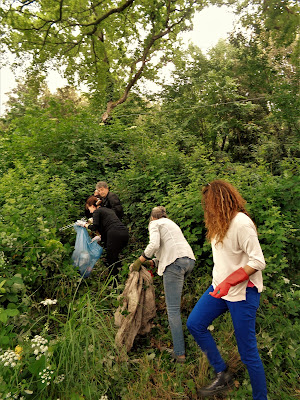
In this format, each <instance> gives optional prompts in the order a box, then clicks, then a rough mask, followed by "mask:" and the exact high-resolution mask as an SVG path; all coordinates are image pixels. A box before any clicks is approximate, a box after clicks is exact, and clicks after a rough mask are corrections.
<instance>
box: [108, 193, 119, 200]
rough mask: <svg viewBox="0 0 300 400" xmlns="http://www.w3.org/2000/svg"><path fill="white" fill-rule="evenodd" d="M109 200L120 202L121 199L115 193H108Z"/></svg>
mask: <svg viewBox="0 0 300 400" xmlns="http://www.w3.org/2000/svg"><path fill="white" fill-rule="evenodd" d="M107 198H108V199H109V200H119V197H118V196H117V195H116V194H115V193H112V192H108V193H107Z"/></svg>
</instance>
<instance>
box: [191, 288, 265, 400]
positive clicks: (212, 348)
mask: <svg viewBox="0 0 300 400" xmlns="http://www.w3.org/2000/svg"><path fill="white" fill-rule="evenodd" d="M212 291H213V287H212V286H210V287H209V288H208V289H207V291H206V292H205V293H204V294H203V296H202V297H201V298H200V300H199V301H198V303H197V304H196V306H195V307H194V309H193V310H192V312H191V314H190V316H189V318H188V320H187V327H188V330H189V331H190V333H191V334H192V335H193V336H194V338H195V340H196V342H197V343H198V345H199V346H200V348H201V350H202V351H203V352H204V353H205V354H206V355H207V358H208V360H209V362H210V364H211V365H212V366H213V368H214V369H215V371H216V372H221V371H224V369H225V368H226V364H225V362H224V361H223V359H222V357H221V355H220V353H219V351H218V349H217V346H216V343H215V341H214V339H213V337H212V335H211V333H210V331H208V329H207V327H208V326H209V325H210V324H211V323H212V321H213V320H214V319H215V318H217V317H218V316H219V315H221V314H223V313H224V312H226V311H227V310H229V312H230V314H231V318H232V322H233V326H234V330H235V336H236V341H237V345H238V349H239V353H240V355H241V360H242V362H243V363H244V364H245V365H246V367H247V369H248V372H249V376H250V381H251V385H252V395H253V399H254V400H266V399H267V386H266V378H265V372H264V368H263V365H262V362H261V359H260V357H259V354H258V349H257V343H256V336H255V319H256V311H257V308H258V306H259V299H260V294H259V293H258V292H257V289H256V288H250V287H249V288H247V292H246V300H243V301H237V302H231V301H226V300H223V299H222V298H221V299H216V298H214V297H212V296H211V295H209V292H212Z"/></svg>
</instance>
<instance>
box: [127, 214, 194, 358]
mask: <svg viewBox="0 0 300 400" xmlns="http://www.w3.org/2000/svg"><path fill="white" fill-rule="evenodd" d="M148 229H149V244H148V246H147V247H146V249H145V251H144V252H143V254H142V255H141V256H140V257H139V258H138V259H137V260H135V262H134V263H133V264H131V266H130V267H131V270H135V271H138V270H139V269H140V267H141V264H143V263H145V262H146V261H147V260H150V259H151V257H152V256H153V255H155V256H156V259H154V262H155V264H157V263H158V272H157V273H158V275H160V276H162V277H163V284H164V290H165V299H166V305H167V312H168V320H169V325H170V329H171V334H172V339H173V353H172V357H173V358H174V359H175V360H176V361H177V362H181V363H183V362H185V344H184V336H183V330H182V321H181V315H180V304H181V293H182V288H183V283H184V280H185V278H186V277H187V276H188V275H189V274H190V272H191V271H192V270H193V268H194V266H195V256H194V253H193V251H192V249H191V246H190V245H189V244H188V242H187V240H186V239H185V237H184V236H183V233H182V231H181V229H180V228H179V226H178V225H177V224H175V222H173V221H172V220H170V219H169V218H168V217H167V214H166V209H165V207H162V206H159V207H154V208H153V210H152V212H151V216H150V223H149V227H148ZM148 262H149V261H148ZM150 263H151V264H153V260H151V261H150Z"/></svg>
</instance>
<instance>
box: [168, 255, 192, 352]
mask: <svg viewBox="0 0 300 400" xmlns="http://www.w3.org/2000/svg"><path fill="white" fill-rule="evenodd" d="M194 265H195V262H194V260H191V259H190V258H188V257H183V258H178V259H177V260H175V262H174V263H172V264H170V265H168V267H167V268H166V269H165V271H164V274H163V283H164V290H165V299H166V305H167V312H168V320H169V325H170V329H171V334H172V339H173V347H174V356H175V358H176V357H177V356H183V355H184V354H185V345H184V336H183V330H182V321H181V315H180V306H181V294H182V288H183V283H184V278H185V275H186V274H188V273H190V271H191V270H192V269H193V267H194Z"/></svg>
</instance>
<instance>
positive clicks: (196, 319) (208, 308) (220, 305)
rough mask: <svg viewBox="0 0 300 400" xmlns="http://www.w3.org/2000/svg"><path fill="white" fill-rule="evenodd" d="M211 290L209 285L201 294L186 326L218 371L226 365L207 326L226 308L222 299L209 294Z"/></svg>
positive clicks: (211, 287)
mask: <svg viewBox="0 0 300 400" xmlns="http://www.w3.org/2000/svg"><path fill="white" fill-rule="evenodd" d="M212 291H213V286H210V287H209V288H208V289H207V291H206V292H205V293H204V294H203V295H202V296H201V298H200V299H199V301H198V302H197V304H196V305H195V307H194V308H193V310H192V312H191V313H190V315H189V317H188V320H187V328H188V330H189V332H190V333H191V334H192V335H193V337H194V339H195V340H196V342H197V344H198V345H199V347H200V348H201V350H202V351H203V352H204V353H205V354H206V356H207V358H208V361H209V362H210V364H211V365H212V367H213V368H214V370H215V372H216V373H218V372H222V371H224V370H225V369H226V367H227V366H226V364H225V362H224V361H223V359H222V357H221V355H220V353H219V350H218V348H217V345H216V343H215V341H214V339H213V337H212V335H211V333H210V331H209V330H208V329H207V328H208V326H209V325H210V324H211V323H212V321H213V320H214V319H215V318H217V317H218V316H219V315H221V314H223V313H224V312H226V311H227V310H228V308H227V305H226V302H225V301H224V300H223V299H216V298H214V297H212V296H210V295H209V293H210V292H212Z"/></svg>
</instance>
